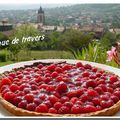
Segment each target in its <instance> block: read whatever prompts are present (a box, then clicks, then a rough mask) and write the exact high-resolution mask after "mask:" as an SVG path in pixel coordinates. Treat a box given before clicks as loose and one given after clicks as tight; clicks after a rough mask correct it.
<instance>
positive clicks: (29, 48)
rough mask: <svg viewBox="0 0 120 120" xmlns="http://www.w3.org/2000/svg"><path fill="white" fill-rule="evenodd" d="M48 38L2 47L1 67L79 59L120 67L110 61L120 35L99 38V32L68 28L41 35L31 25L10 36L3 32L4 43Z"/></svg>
mask: <svg viewBox="0 0 120 120" xmlns="http://www.w3.org/2000/svg"><path fill="white" fill-rule="evenodd" d="M43 34H44V35H45V38H44V40H42V41H27V42H25V43H22V42H21V41H20V42H19V44H8V45H3V46H0V66H3V65H7V64H11V63H15V62H19V61H28V60H37V59H78V60H86V61H92V62H97V63H102V64H106V65H110V66H113V67H118V68H119V66H118V65H117V64H116V62H115V61H114V60H111V61H110V60H107V59H108V55H107V51H109V50H110V49H111V47H112V44H113V43H115V42H118V41H119V40H120V35H119V34H118V35H116V34H112V33H110V32H109V31H107V30H106V32H105V33H104V34H103V35H102V36H101V37H100V39H96V38H95V37H94V36H95V33H93V32H90V33H83V32H81V31H79V30H73V29H68V30H66V31H65V32H63V33H60V32H56V31H53V32H50V33H40V32H39V31H38V30H37V29H35V28H34V27H33V26H31V25H22V26H20V27H17V28H16V29H15V31H14V32H13V34H12V35H10V36H6V35H4V34H2V33H0V41H1V42H2V41H4V40H10V41H12V40H13V39H14V38H15V37H16V38H18V39H19V40H22V37H23V36H24V37H29V36H31V37H35V36H37V35H43Z"/></svg>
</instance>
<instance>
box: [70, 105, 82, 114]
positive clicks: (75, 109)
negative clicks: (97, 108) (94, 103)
mask: <svg viewBox="0 0 120 120" xmlns="http://www.w3.org/2000/svg"><path fill="white" fill-rule="evenodd" d="M71 113H72V114H79V113H83V107H82V106H80V105H73V107H72V108H71Z"/></svg>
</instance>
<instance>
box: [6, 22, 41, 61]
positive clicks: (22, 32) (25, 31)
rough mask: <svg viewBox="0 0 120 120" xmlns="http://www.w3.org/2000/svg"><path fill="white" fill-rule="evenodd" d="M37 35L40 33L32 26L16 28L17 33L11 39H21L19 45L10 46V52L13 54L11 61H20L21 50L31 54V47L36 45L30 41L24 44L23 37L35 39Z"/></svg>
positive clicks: (26, 25)
mask: <svg viewBox="0 0 120 120" xmlns="http://www.w3.org/2000/svg"><path fill="white" fill-rule="evenodd" d="M36 35H39V32H38V30H37V29H35V28H34V27H33V26H32V25H29V24H25V25H22V26H20V27H18V28H16V31H15V33H14V34H13V35H12V36H11V37H10V39H11V40H13V39H14V38H17V39H19V43H18V44H10V45H9V47H8V50H9V51H10V52H11V59H12V60H15V61H16V60H17V61H18V53H19V52H20V51H21V50H25V52H29V50H30V49H31V46H33V45H34V42H30V41H29V42H25V43H22V42H21V41H22V38H23V37H33V36H36Z"/></svg>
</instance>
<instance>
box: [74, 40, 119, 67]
mask: <svg viewBox="0 0 120 120" xmlns="http://www.w3.org/2000/svg"><path fill="white" fill-rule="evenodd" d="M74 55H75V59H80V60H85V61H91V62H97V63H102V64H106V65H110V66H113V67H117V68H120V67H119V66H118V65H117V64H116V63H115V61H114V60H112V61H109V62H108V61H107V50H106V49H104V47H103V46H101V43H100V42H93V43H90V44H89V45H88V48H83V49H82V51H81V52H80V51H79V50H78V51H77V52H74Z"/></svg>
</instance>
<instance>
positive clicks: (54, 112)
mask: <svg viewBox="0 0 120 120" xmlns="http://www.w3.org/2000/svg"><path fill="white" fill-rule="evenodd" d="M48 113H53V114H56V113H57V110H56V109H55V108H50V109H49V110H48Z"/></svg>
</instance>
